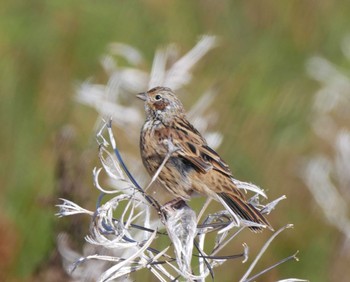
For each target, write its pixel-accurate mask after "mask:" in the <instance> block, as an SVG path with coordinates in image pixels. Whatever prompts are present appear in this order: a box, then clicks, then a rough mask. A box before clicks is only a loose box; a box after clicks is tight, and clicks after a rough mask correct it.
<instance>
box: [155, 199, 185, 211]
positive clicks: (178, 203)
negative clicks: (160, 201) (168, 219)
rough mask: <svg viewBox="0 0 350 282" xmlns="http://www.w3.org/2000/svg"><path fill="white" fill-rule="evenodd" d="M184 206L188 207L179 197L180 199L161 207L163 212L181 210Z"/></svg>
mask: <svg viewBox="0 0 350 282" xmlns="http://www.w3.org/2000/svg"><path fill="white" fill-rule="evenodd" d="M183 205H186V202H185V201H184V200H183V199H182V198H180V197H178V198H175V199H172V200H170V201H169V202H166V203H165V204H164V205H163V206H162V207H161V210H162V211H163V210H168V209H175V210H177V209H179V208H181V207H182V206H183Z"/></svg>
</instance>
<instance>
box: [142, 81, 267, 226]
mask: <svg viewBox="0 0 350 282" xmlns="http://www.w3.org/2000/svg"><path fill="white" fill-rule="evenodd" d="M137 97H138V98H140V99H141V100H143V101H144V102H145V111H146V121H145V123H144V125H143V127H142V129H141V137H140V150H141V157H142V161H143V164H144V166H145V167H146V169H147V171H148V173H149V174H150V175H151V176H153V175H154V174H155V173H156V172H157V170H158V168H159V167H160V166H161V165H162V163H163V161H164V159H165V158H168V159H167V161H166V162H165V163H164V167H163V168H162V169H161V170H160V172H159V175H158V178H157V181H159V182H160V183H161V185H162V186H164V187H165V188H166V189H168V190H169V191H170V192H171V193H172V194H173V195H174V196H175V197H177V198H181V199H183V200H185V201H188V200H189V199H190V198H191V197H192V196H195V195H198V194H199V195H206V196H209V197H212V198H214V199H216V200H219V201H220V202H223V203H224V204H226V206H228V207H229V209H230V212H231V214H233V216H234V218H236V219H237V218H239V219H240V220H248V221H251V222H254V223H258V224H261V225H263V226H265V227H269V228H271V226H270V224H269V222H268V221H267V220H266V219H265V218H264V216H263V215H262V214H261V213H260V211H259V210H257V209H256V208H255V207H253V206H252V205H251V204H250V203H248V202H247V200H246V199H245V197H244V195H243V193H242V192H241V191H240V190H239V189H238V188H237V187H236V185H235V184H234V182H233V176H232V173H231V171H230V169H229V167H228V165H227V164H226V163H225V162H224V161H223V160H222V159H221V158H220V156H219V155H218V154H217V153H216V152H215V151H214V150H213V149H211V148H210V147H209V146H208V144H207V142H206V140H205V139H204V138H203V137H202V135H201V134H200V133H199V132H198V131H197V130H196V129H195V128H194V127H193V126H192V124H191V123H190V122H189V121H188V120H187V118H186V115H185V110H184V107H183V105H182V103H181V102H180V100H179V99H178V98H177V97H176V95H175V94H174V93H173V91H172V90H171V89H169V88H166V87H155V88H153V89H151V90H149V91H147V92H144V93H140V94H138V95H137ZM250 229H251V230H253V231H259V230H261V227H259V226H253V227H252V226H251V227H250Z"/></svg>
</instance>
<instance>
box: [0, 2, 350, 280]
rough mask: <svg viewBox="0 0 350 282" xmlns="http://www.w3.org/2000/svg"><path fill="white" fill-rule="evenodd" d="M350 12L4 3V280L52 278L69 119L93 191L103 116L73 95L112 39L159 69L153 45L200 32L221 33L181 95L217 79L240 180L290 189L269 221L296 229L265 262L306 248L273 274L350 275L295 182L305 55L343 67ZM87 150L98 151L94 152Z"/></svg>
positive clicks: (223, 150)
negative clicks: (61, 136)
mask: <svg viewBox="0 0 350 282" xmlns="http://www.w3.org/2000/svg"><path fill="white" fill-rule="evenodd" d="M343 4H344V5H343ZM349 17H350V5H345V3H340V2H337V1H329V0H321V1H312V0H303V1H295V0H291V1H272V0H264V1H252V0H244V1H226V0H220V1H209V0H201V1H189V0H168V1H160V0H143V1H134V0H128V1H121V0H114V1H111V0H106V1H89V0H85V1H79V0H78V1H67V0H60V1H58V0H51V1H38V0H32V1H18V0H13V1H9V0H7V1H6V0H5V1H1V2H0V56H1V60H0V74H1V80H0V81H1V82H0V93H1V95H0V99H1V100H0V117H1V130H0V136H1V138H0V140H1V154H0V156H1V162H0V168H1V169H0V172H1V190H0V196H1V205H0V230H1V232H0V279H1V280H2V281H4V280H10V281H29V280H32V281H45V280H46V281H55V280H54V279H53V278H52V277H51V278H50V279H49V278H47V277H49V276H39V275H41V274H40V273H42V272H45V271H49V268H50V264H49V263H48V261H50V259H51V258H52V253H53V249H54V246H55V237H56V235H57V232H58V231H60V228H59V227H57V224H59V220H58V219H56V218H55V216H54V213H55V212H56V210H55V208H54V204H56V203H57V194H56V193H55V187H57V185H58V183H57V177H55V174H56V173H57V162H58V161H57V160H58V159H59V158H60V155H59V154H65V152H62V151H58V152H57V150H56V147H57V146H56V145H55V144H56V140H57V135H58V132H59V131H60V130H61V129H62V127H63V126H65V125H67V124H69V125H71V126H73V127H74V128H75V131H76V138H75V139H74V141H73V144H72V146H70V147H69V149H67V150H68V151H69V154H70V160H71V161H72V162H75V166H76V167H78V169H77V170H78V171H80V170H79V166H83V168H81V170H84V172H83V173H81V171H80V174H79V175H74V173H72V174H73V176H72V177H73V178H74V177H75V178H78V179H76V180H78V181H79V182H81V183H85V184H84V185H83V184H82V185H83V189H85V190H84V193H86V194H90V193H91V191H92V190H93V187H92V183H91V174H90V171H91V170H92V168H93V164H92V163H93V162H94V161H95V160H96V158H97V156H96V154H95V152H96V151H95V149H96V145H95V143H94V142H93V138H94V137H93V134H94V132H93V126H94V122H95V118H96V113H95V112H94V111H93V110H91V109H88V108H86V107H85V106H82V105H79V104H78V103H77V102H76V101H74V95H75V87H76V85H77V84H78V83H80V82H82V81H84V80H85V79H87V78H90V77H92V76H94V77H95V78H97V79H101V80H102V79H103V72H102V70H101V67H100V65H99V58H100V56H101V55H102V54H103V53H104V52H106V46H107V45H108V44H109V43H111V42H124V43H127V44H130V45H132V46H135V47H136V48H138V49H139V50H141V51H142V52H143V53H144V54H145V55H146V59H147V63H148V64H149V66H150V65H151V63H152V58H153V54H154V51H155V49H156V48H157V47H160V46H164V45H165V44H168V43H170V42H176V43H177V44H179V46H180V47H181V50H182V51H183V52H185V51H187V50H189V49H190V48H192V46H194V44H195V43H196V41H197V39H198V37H199V36H200V35H201V34H214V35H218V36H219V38H220V46H219V47H218V48H216V49H214V50H213V51H211V52H210V53H209V55H207V56H206V57H205V58H204V60H203V61H201V63H200V64H199V66H198V67H197V70H196V71H195V77H194V80H193V82H192V83H191V84H190V85H189V86H188V87H187V90H188V92H189V93H192V94H193V96H191V97H190V98H188V99H186V101H185V104H186V103H187V106H189V104H190V103H191V102H193V101H195V99H196V98H198V97H199V96H200V94H201V93H203V91H204V90H205V89H207V88H208V87H210V86H212V85H213V84H216V85H217V86H219V91H220V94H219V95H218V99H217V100H216V101H215V103H214V105H213V107H214V109H215V110H216V111H217V112H219V113H220V120H221V121H219V122H218V123H217V129H218V130H219V131H221V132H223V134H224V137H225V138H224V143H223V145H222V146H221V147H220V150H219V151H220V154H221V155H223V156H224V159H225V160H226V161H227V162H228V163H229V164H230V166H231V167H232V170H233V171H234V174H235V175H236V176H237V178H238V179H242V180H249V181H252V182H253V183H256V184H258V185H259V186H262V187H264V188H265V189H267V190H268V194H269V197H270V199H274V198H276V197H278V196H280V195H283V194H285V195H287V198H288V199H287V200H285V201H284V202H282V203H281V204H280V205H279V207H278V209H277V211H276V212H274V213H273V214H272V216H271V217H270V218H271V222H272V223H273V225H274V226H277V227H280V226H282V225H284V224H286V223H294V224H295V228H294V229H293V230H289V231H286V232H284V233H283V234H282V235H281V236H280V237H279V238H278V239H277V240H276V242H274V245H273V247H272V248H271V249H270V251H269V253H268V255H267V256H266V258H265V260H263V261H262V262H261V266H262V267H264V266H265V267H266V266H269V265H270V264H272V263H274V262H276V261H278V260H279V259H280V258H283V257H285V256H287V255H290V254H291V253H293V252H294V251H296V250H300V254H299V257H300V262H297V263H296V262H289V263H287V264H285V265H283V266H281V267H279V268H278V269H275V270H274V271H273V273H272V274H270V276H268V277H269V280H276V279H278V278H283V277H298V278H306V279H310V280H311V281H330V280H332V279H333V278H332V277H335V275H336V274H335V273H334V272H335V271H337V272H341V274H342V275H343V277H349V274H350V273H349V268H348V267H345V266H346V263H345V264H344V262H343V264H344V265H345V266H344V267H343V268H339V267H338V266H337V254H336V253H335V252H336V250H337V247H338V244H339V241H340V234H338V233H337V231H335V230H333V229H332V228H330V227H329V226H327V225H326V224H325V223H324V222H325V221H324V220H323V218H322V215H321V213H320V211H319V209H318V207H317V206H316V205H315V204H314V202H313V201H312V199H311V197H310V195H309V192H308V190H307V189H306V188H305V186H304V185H303V184H302V182H301V181H300V180H299V178H298V169H299V168H300V161H301V159H303V158H305V157H307V156H309V155H310V154H312V153H313V152H317V149H318V148H319V146H318V142H317V140H316V139H315V137H314V135H313V134H312V133H311V131H310V128H309V117H310V108H311V101H312V96H313V94H314V92H315V91H316V90H317V88H318V85H317V84H316V83H315V82H313V81H312V80H310V79H309V78H308V77H307V75H306V71H305V62H306V60H307V59H308V58H309V57H310V56H312V55H314V54H321V55H323V56H326V57H328V58H330V59H332V60H333V61H335V62H340V63H341V59H342V58H341V54H340V50H339V42H340V41H341V39H342V37H343V36H344V35H345V34H346V33H347V32H349V27H350V26H349V23H350V21H349ZM137 143H138V140H135V144H137ZM86 150H92V151H93V153H92V154H89V155H88V157H86V156H85V159H84V158H83V157H82V156H81V154H83V151H86ZM72 156H73V157H72ZM68 170H69V169H68ZM75 171H76V170H75ZM80 176H83V177H84V179H83V178H81V179H80V178H79V177H80ZM84 193H83V194H84ZM82 197H84V196H82ZM68 220H70V219H64V220H61V221H64V222H67V221H68ZM83 235H84V234H82V235H81V236H82V237H81V238H83ZM264 236H265V237H264ZM266 238H268V235H262V237H261V240H262V242H263V241H264V240H266ZM259 240H260V239H259V238H255V241H259ZM256 244H257V246H258V243H256ZM236 267H237V269H241V268H242V266H241V263H240V262H238V261H234V262H228V263H226V264H225V265H224V266H223V267H222V268H221V269H220V271H218V273H217V277H216V278H217V281H232V280H234V277H239V276H237V272H238V271H236ZM37 277H42V278H41V279H38V278H37ZM53 277H54V275H53ZM57 277H58V276H57ZM57 277H56V278H55V279H56V281H59V278H57ZM149 277H151V276H149ZM265 277H267V276H265ZM63 280H64V279H63ZM261 281H264V280H261ZM337 281H339V280H337ZM344 281H345V280H344Z"/></svg>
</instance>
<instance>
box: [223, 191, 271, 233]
mask: <svg viewBox="0 0 350 282" xmlns="http://www.w3.org/2000/svg"><path fill="white" fill-rule="evenodd" d="M218 195H219V197H220V198H221V199H222V200H223V201H224V202H225V203H226V205H227V206H228V207H229V208H230V209H231V211H232V212H233V213H234V214H235V215H236V216H238V217H239V218H240V219H244V220H247V221H251V222H255V223H258V224H262V225H265V226H266V227H268V228H269V229H271V230H273V228H272V227H271V225H270V223H269V222H268V221H267V219H266V218H265V217H264V216H263V215H262V214H261V213H260V211H258V210H257V209H256V208H254V207H253V206H252V205H251V204H249V203H247V202H246V201H245V200H244V199H241V198H240V197H237V196H235V195H232V194H227V193H218ZM249 228H250V230H252V231H253V232H261V231H262V227H259V226H250V227H249Z"/></svg>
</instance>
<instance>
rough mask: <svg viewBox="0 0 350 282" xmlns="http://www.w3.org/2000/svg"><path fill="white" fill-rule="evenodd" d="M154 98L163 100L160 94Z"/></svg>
mask: <svg viewBox="0 0 350 282" xmlns="http://www.w3.org/2000/svg"><path fill="white" fill-rule="evenodd" d="M154 98H155V99H156V100H157V101H159V100H160V99H162V96H160V95H159V94H158V95H156V96H155V97H154Z"/></svg>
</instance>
